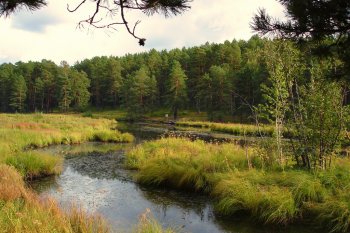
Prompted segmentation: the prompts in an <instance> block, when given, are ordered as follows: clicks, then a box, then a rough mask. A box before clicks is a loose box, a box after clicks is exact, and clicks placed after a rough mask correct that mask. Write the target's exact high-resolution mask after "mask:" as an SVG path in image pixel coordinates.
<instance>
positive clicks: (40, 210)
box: [0, 164, 109, 233]
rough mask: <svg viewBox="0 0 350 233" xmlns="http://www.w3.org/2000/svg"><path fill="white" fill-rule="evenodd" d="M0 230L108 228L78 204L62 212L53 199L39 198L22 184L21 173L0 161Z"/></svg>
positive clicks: (86, 231)
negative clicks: (76, 206)
mask: <svg viewBox="0 0 350 233" xmlns="http://www.w3.org/2000/svg"><path fill="white" fill-rule="evenodd" d="M0 226H1V228H0V232H11V233H12V232H13V233H17V232H18V233H20V232H26V233H31V232H33V233H34V232H43V233H44V232H45V233H47V232H67V233H70V232H81V233H90V232H91V233H93V232H96V233H97V232H98V233H100V232H101V233H102V232H108V230H109V229H108V227H107V226H106V224H105V223H104V221H103V220H102V219H101V218H100V217H96V216H91V215H88V214H86V212H84V211H81V210H80V209H78V208H73V209H72V211H70V213H68V214H67V213H65V212H63V211H62V210H61V209H60V208H59V207H58V205H57V203H56V202H55V201H54V200H51V199H44V200H42V199H39V198H38V197H37V196H36V194H34V193H33V192H31V191H30V190H29V189H27V188H25V185H24V182H23V179H22V177H21V176H20V175H19V173H18V172H17V171H16V170H15V168H13V167H10V166H8V165H5V164H1V165H0Z"/></svg>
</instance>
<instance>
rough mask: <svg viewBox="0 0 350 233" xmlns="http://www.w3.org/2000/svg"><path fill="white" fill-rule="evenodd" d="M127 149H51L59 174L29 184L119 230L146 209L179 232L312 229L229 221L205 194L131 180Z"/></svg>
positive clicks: (262, 232) (260, 232)
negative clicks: (59, 158) (60, 159)
mask: <svg viewBox="0 0 350 233" xmlns="http://www.w3.org/2000/svg"><path fill="white" fill-rule="evenodd" d="M127 148H130V144H129V145H128V144H124V145H118V146H115V144H114V145H108V144H100V143H88V144H86V147H84V145H79V146H78V147H71V146H62V147H52V148H51V149H48V150H46V151H47V152H51V153H54V154H57V153H58V152H60V153H61V154H62V153H63V154H67V153H68V156H67V158H66V159H65V161H64V170H63V172H62V174H61V175H60V176H58V177H56V178H47V179H43V180H40V181H37V182H34V183H33V184H32V186H33V188H34V189H35V190H37V191H38V192H40V193H41V195H42V196H46V195H50V196H53V197H55V198H56V199H57V201H58V202H59V203H60V204H61V205H62V206H64V207H69V206H70V205H71V203H72V202H74V203H76V204H78V205H80V206H81V207H83V208H84V209H85V210H87V211H89V212H91V213H93V212H97V213H100V214H102V215H103V216H104V217H105V218H106V219H107V220H108V221H109V222H110V224H111V225H112V227H113V228H114V229H116V230H118V232H130V231H131V230H132V228H133V227H135V225H136V224H137V222H138V218H139V216H140V214H142V213H144V212H145V210H146V209H147V208H149V209H150V210H151V212H152V214H153V216H154V217H155V218H156V219H157V220H158V221H159V222H160V223H161V224H162V225H163V226H166V227H169V226H170V227H174V228H175V229H177V230H178V232H193V233H223V232H235V233H253V232H254V233H273V232H275V233H277V232H280V233H282V232H283V233H284V232H286V233H287V232H288V233H292V232H294V233H296V232H298V233H299V232H300V233H302V232H303V233H307V232H313V231H312V230H311V231H305V230H304V229H302V230H301V229H300V228H299V229H290V228H288V229H287V228H282V229H273V230H272V229H266V228H263V227H261V226H252V222H238V221H236V222H232V221H227V220H224V219H221V218H217V217H215V216H214V214H213V210H212V206H211V204H210V202H209V201H208V198H206V197H203V196H198V195H193V194H189V193H182V192H176V191H172V190H161V189H150V188H144V187H141V186H138V185H137V184H135V183H134V182H133V181H132V174H131V172H130V171H126V170H124V169H123V168H122V161H123V154H124V150H125V149H127ZM110 149H112V151H113V152H111V150H110ZM73 151H74V153H76V152H83V155H77V154H75V155H72V154H69V153H72V152H73ZM91 151H96V152H91ZM107 151H110V152H107Z"/></svg>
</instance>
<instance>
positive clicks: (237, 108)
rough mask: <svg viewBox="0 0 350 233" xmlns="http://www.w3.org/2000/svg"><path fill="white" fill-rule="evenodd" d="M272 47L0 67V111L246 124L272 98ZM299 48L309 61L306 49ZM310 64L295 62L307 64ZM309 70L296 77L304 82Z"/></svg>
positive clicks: (258, 44) (255, 43)
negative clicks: (121, 112) (188, 116)
mask: <svg viewBox="0 0 350 233" xmlns="http://www.w3.org/2000/svg"><path fill="white" fill-rule="evenodd" d="M276 43H278V41H277V40H268V39H262V38H259V37H258V36H253V37H252V38H250V39H249V40H248V41H244V40H240V41H236V40H233V41H225V42H224V43H222V44H216V43H212V44H210V43H206V44H204V45H201V46H195V47H191V48H182V49H173V50H170V51H167V50H162V51H156V50H154V49H152V50H150V51H149V52H144V53H139V54H127V55H125V56H122V57H114V56H110V57H107V56H103V57H94V58H92V59H85V60H83V61H79V62H77V63H76V64H74V65H73V66H69V65H68V64H67V63H66V62H61V64H60V65H56V64H55V63H53V62H52V61H48V60H42V61H41V62H27V63H23V62H17V63H16V64H14V65H13V64H2V65H1V66H0V95H1V96H0V97H1V98H0V107H1V111H3V112H16V111H17V112H33V111H44V112H51V111H53V110H60V111H69V110H84V109H86V108H87V107H89V106H93V107H96V108H123V109H126V110H127V111H128V113H129V115H130V116H131V117H139V116H142V115H143V114H145V113H147V112H148V111H152V110H155V109H160V108H161V109H168V110H171V112H172V114H173V116H174V117H175V118H176V116H177V112H178V110H179V109H181V108H182V109H193V110H196V111H198V112H201V111H203V112H207V113H208V115H209V116H210V117H211V119H213V120H220V119H222V116H223V115H230V116H233V117H234V118H235V119H237V120H238V121H245V120H246V119H247V117H248V116H251V115H252V112H253V110H254V109H253V107H254V106H259V105H262V104H266V103H268V101H269V100H268V99H266V98H264V95H265V94H264V87H268V86H271V79H270V78H269V77H270V76H271V72H270V70H269V69H271V64H269V62H270V61H271V60H272V59H275V58H273V56H274V51H273V50H272V49H271V48H272V47H271V44H276ZM298 51H299V56H304V57H309V58H311V57H313V56H311V55H310V54H308V50H307V49H304V50H300V49H298ZM279 59H284V58H279ZM312 59H314V60H315V59H316V60H317V61H321V60H327V58H314V57H313V58H312ZM312 59H311V60H312ZM311 60H310V59H309V61H307V60H305V61H303V62H305V63H303V64H294V65H302V66H307V67H311V66H312V65H311V62H312V61H311ZM316 60H315V61H316ZM327 62H328V63H331V64H330V65H329V67H330V69H329V72H328V73H327V75H329V76H332V75H333V76H334V75H338V73H339V71H340V70H341V67H342V63H341V62H340V61H338V60H337V59H336V58H334V57H333V58H332V59H331V60H330V59H328V60H327ZM337 62H338V63H337ZM333 71H334V72H333ZM307 72H308V71H307V69H306V70H305V72H304V73H303V74H301V75H300V76H302V77H304V79H308V74H307ZM338 76H339V75H338ZM338 76H337V77H338ZM261 87H263V88H261ZM265 89H266V88H265Z"/></svg>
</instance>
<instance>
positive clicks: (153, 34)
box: [0, 0, 283, 64]
mask: <svg viewBox="0 0 350 233" xmlns="http://www.w3.org/2000/svg"><path fill="white" fill-rule="evenodd" d="M48 2H49V4H48V6H47V7H44V8H42V9H40V10H38V11H34V12H28V11H27V10H22V11H19V12H17V13H16V14H14V15H11V16H10V17H9V18H6V19H5V18H0V35H1V37H0V64H1V63H3V62H13V63H14V62H17V61H29V60H32V61H40V60H42V59H49V60H53V61H54V62H56V63H57V64H59V62H60V61H62V60H65V61H68V62H69V63H70V64H74V62H76V61H79V60H83V59H85V58H91V57H94V56H110V55H116V56H122V55H124V54H126V53H136V52H142V51H148V50H150V49H152V48H155V49H157V50H162V49H168V50H169V49H172V48H177V47H178V48H182V47H189V46H195V45H201V44H203V43H205V42H207V41H209V42H216V43H221V42H224V41H225V40H230V41H231V40H233V39H237V40H239V39H249V38H250V37H251V36H252V35H253V32H252V31H251V29H250V27H249V23H250V22H251V19H252V17H253V15H254V13H256V12H257V10H258V8H259V7H263V8H266V10H267V11H268V12H269V13H270V14H271V15H273V16H274V17H277V18H282V17H283V8H282V7H281V5H279V3H278V2H277V1H276V0H219V1H213V0H194V1H193V2H192V3H191V6H192V8H191V9H190V10H189V11H187V12H185V13H184V14H183V15H181V16H176V17H171V18H164V17H162V16H151V17H147V16H145V15H142V14H139V13H137V14H134V13H131V12H128V13H127V17H128V20H129V22H130V23H132V22H135V21H136V20H138V19H140V20H141V21H142V22H141V24H140V25H139V26H138V28H137V34H138V35H139V36H140V37H145V38H147V41H146V46H145V47H140V46H139V45H138V41H137V40H135V39H134V38H132V37H131V36H130V35H129V34H127V33H126V31H125V29H124V28H123V27H122V26H121V27H120V28H119V30H118V31H110V30H105V29H91V28H90V29H88V28H85V29H77V28H76V26H77V22H79V20H82V19H84V18H86V17H87V16H88V15H89V13H91V8H89V6H86V7H84V8H83V9H81V10H80V11H78V12H75V13H69V12H68V11H67V10H66V5H67V3H68V2H69V3H70V4H71V5H72V6H73V5H74V3H77V0H56V1H54V0H48ZM218 2H220V4H218ZM89 10H90V11H89Z"/></svg>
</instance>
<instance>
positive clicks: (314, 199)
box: [125, 138, 350, 232]
mask: <svg viewBox="0 0 350 233" xmlns="http://www.w3.org/2000/svg"><path fill="white" fill-rule="evenodd" d="M248 155H249V158H250V160H251V165H252V166H251V168H250V169H249V168H248V161H247V154H246V152H245V150H244V149H243V148H241V147H238V146H235V145H232V144H221V145H216V144H206V143H204V142H203V141H194V142H192V141H190V140H187V139H183V138H182V139H181V138H162V139H159V140H156V141H149V142H145V143H143V144H141V145H139V146H137V147H136V148H134V149H132V150H131V151H130V152H128V154H127V158H126V161H125V163H126V166H127V167H128V168H130V169H137V170H138V173H137V174H136V177H135V178H136V180H137V181H138V182H139V183H142V184H145V185H155V186H170V187H172V188H176V189H182V190H193V191H197V192H203V193H206V194H207V195H210V196H211V197H212V198H213V199H214V200H216V202H215V203H216V204H215V210H216V211H217V213H219V214H221V215H226V216H228V217H230V216H232V217H234V216H236V215H242V214H243V215H248V216H250V217H252V218H253V219H256V220H257V221H259V222H261V223H263V224H275V225H288V224H291V223H293V222H303V221H305V223H310V222H311V223H312V224H311V225H312V226H314V227H320V228H326V229H328V230H329V231H330V232H349V230H350V201H349V200H350V194H349V193H350V161H349V159H337V160H336V161H335V162H334V164H335V165H334V167H333V168H332V169H331V170H328V171H318V172H317V173H312V172H309V171H304V170H297V169H295V168H293V167H286V168H285V170H284V171H281V170H280V169H273V168H270V169H265V170H263V169H262V166H261V164H262V162H261V161H260V157H259V156H257V155H256V152H255V150H248Z"/></svg>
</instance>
